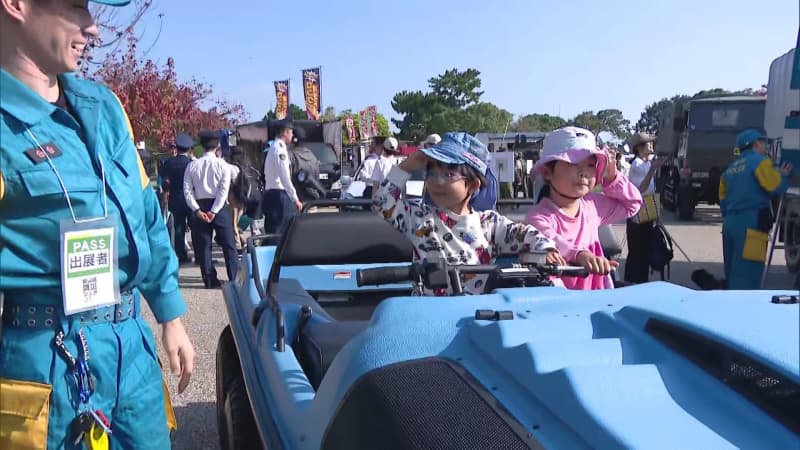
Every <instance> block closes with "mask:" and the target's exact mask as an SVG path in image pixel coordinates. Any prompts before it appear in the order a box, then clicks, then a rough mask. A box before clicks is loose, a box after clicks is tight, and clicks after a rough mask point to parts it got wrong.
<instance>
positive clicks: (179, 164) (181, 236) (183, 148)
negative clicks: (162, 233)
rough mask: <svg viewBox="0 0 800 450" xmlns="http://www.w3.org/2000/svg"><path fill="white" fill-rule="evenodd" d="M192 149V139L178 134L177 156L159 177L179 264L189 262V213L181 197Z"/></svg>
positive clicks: (168, 162)
mask: <svg viewBox="0 0 800 450" xmlns="http://www.w3.org/2000/svg"><path fill="white" fill-rule="evenodd" d="M192 147H194V141H193V140H192V138H191V137H189V135H187V134H184V133H181V134H179V135H178V136H177V137H176V138H175V148H176V151H177V155H175V156H174V157H172V158H170V159H168V160H167V161H166V162H165V163H164V167H163V168H162V171H161V175H162V177H163V178H164V179H165V180H166V181H167V185H168V191H169V202H168V208H169V212H170V213H172V221H173V224H174V228H175V233H174V236H173V241H174V243H173V245H174V247H175V254H176V255H178V263H179V264H184V263H188V262H189V256H188V255H187V253H186V225H187V219H188V217H189V213H190V211H189V207H188V206H187V205H186V198H185V197H184V195H183V175H184V173H185V172H186V166H188V165H189V163H191V162H192V160H191V159H189V151H190V150H191V149H192Z"/></svg>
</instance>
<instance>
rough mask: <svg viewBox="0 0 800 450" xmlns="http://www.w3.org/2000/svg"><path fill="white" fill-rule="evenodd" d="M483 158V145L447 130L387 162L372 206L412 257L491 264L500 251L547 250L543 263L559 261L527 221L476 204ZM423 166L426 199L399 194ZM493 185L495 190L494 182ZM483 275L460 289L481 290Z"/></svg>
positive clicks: (486, 174)
mask: <svg viewBox="0 0 800 450" xmlns="http://www.w3.org/2000/svg"><path fill="white" fill-rule="evenodd" d="M488 158H489V152H488V150H487V149H486V146H484V145H483V143H481V142H480V141H478V140H477V139H475V138H474V137H473V136H470V135H469V134H467V133H447V134H445V135H444V136H443V138H442V141H441V142H440V143H438V144H436V145H435V146H433V147H429V148H423V149H420V150H419V151H417V152H415V153H413V154H411V155H410V156H409V157H408V158H407V159H406V160H405V161H403V162H402V163H401V164H400V165H398V166H395V167H393V168H392V170H391V171H390V172H389V174H388V175H387V177H386V179H385V180H384V181H383V183H382V184H381V185H380V187H379V189H378V192H377V194H376V197H375V201H374V204H373V209H374V210H375V211H377V212H379V213H381V214H382V215H383V218H384V219H386V221H387V222H389V223H390V224H391V225H392V226H394V227H395V228H396V229H397V230H398V231H400V232H401V233H403V234H404V235H406V237H408V239H409V240H411V242H412V243H413V244H414V261H422V262H439V261H446V262H447V263H448V264H450V265H469V264H472V265H475V264H491V263H492V260H493V259H494V257H496V256H497V255H500V254H509V253H528V252H534V251H537V252H539V251H542V252H547V262H548V263H551V264H564V259H563V258H562V257H561V256H560V255H559V253H558V250H557V249H556V245H555V242H554V241H553V240H551V239H550V238H548V237H546V236H544V235H543V234H542V233H540V232H539V230H537V229H536V228H534V227H533V226H532V225H526V224H523V223H516V222H513V221H511V220H509V219H508V218H506V217H504V216H502V215H501V214H499V213H498V212H497V211H494V210H493V209H485V210H482V211H480V210H479V209H480V208H478V207H476V202H480V201H481V200H482V199H485V197H486V192H487V190H491V189H492V188H493V185H494V182H492V181H491V180H493V179H494V176H493V175H492V173H491V170H490V169H489V166H488V163H487V161H488ZM423 169H425V170H426V175H425V191H426V198H427V201H425V202H423V203H417V202H413V201H407V200H404V199H401V193H402V190H403V188H402V186H405V184H406V181H408V179H409V178H410V176H411V173H412V172H415V171H418V170H423ZM494 191H495V194H494V195H495V196H496V186H494ZM491 203H493V202H491ZM486 278H487V276H475V277H472V278H469V279H467V280H466V281H465V283H464V291H465V292H467V293H471V294H481V293H483V288H484V286H485V283H486ZM433 294H436V295H444V294H445V292H435V293H433Z"/></svg>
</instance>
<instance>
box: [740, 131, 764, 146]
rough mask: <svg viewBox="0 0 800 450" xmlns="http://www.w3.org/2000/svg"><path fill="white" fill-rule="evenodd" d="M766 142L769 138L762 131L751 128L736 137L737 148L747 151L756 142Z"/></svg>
mask: <svg viewBox="0 0 800 450" xmlns="http://www.w3.org/2000/svg"><path fill="white" fill-rule="evenodd" d="M759 140H760V141H766V140H767V136H765V135H764V133H763V132H762V131H761V130H758V129H755V128H751V129H749V130H744V131H742V132H741V133H739V135H738V136H736V147H737V148H739V149H742V150H744V149H746V148H748V147H751V146H752V145H753V143H754V142H755V141H759Z"/></svg>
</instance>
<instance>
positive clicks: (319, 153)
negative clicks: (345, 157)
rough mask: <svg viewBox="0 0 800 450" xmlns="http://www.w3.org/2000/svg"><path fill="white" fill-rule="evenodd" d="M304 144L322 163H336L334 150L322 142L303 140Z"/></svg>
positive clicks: (336, 158)
mask: <svg viewBox="0 0 800 450" xmlns="http://www.w3.org/2000/svg"><path fill="white" fill-rule="evenodd" d="M303 145H304V146H306V147H308V148H309V150H311V152H312V153H314V156H316V157H317V160H319V162H320V163H322V164H338V163H339V158H338V157H337V156H336V152H335V151H334V150H333V149H332V148H330V147H329V146H328V145H326V144H325V143H322V142H305V143H304V144H303Z"/></svg>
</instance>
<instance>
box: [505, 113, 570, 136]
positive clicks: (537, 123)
mask: <svg viewBox="0 0 800 450" xmlns="http://www.w3.org/2000/svg"><path fill="white" fill-rule="evenodd" d="M566 125H567V121H566V119H564V118H561V117H558V116H551V115H550V114H527V115H525V116H522V117H520V118H519V120H517V121H516V122H515V123H514V124H513V125H512V127H511V129H512V130H513V131H542V132H548V131H553V130H555V129H557V128H561V127H563V126H566Z"/></svg>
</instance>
